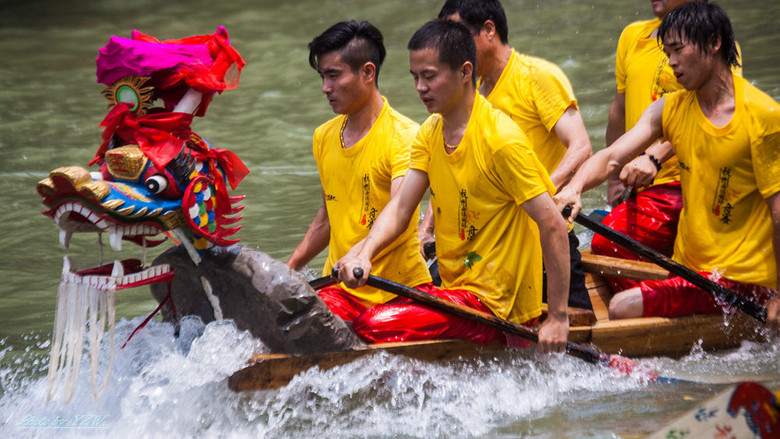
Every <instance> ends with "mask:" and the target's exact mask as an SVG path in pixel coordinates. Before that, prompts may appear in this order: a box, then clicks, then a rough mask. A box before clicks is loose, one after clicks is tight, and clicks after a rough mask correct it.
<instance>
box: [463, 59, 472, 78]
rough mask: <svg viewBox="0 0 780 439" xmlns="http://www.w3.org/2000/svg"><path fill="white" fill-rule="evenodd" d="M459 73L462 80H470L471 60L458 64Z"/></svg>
mask: <svg viewBox="0 0 780 439" xmlns="http://www.w3.org/2000/svg"><path fill="white" fill-rule="evenodd" d="M460 74H461V76H462V77H463V80H464V81H465V80H468V81H471V77H472V76H473V75H474V64H472V63H471V61H466V62H464V63H463V65H462V66H460Z"/></svg>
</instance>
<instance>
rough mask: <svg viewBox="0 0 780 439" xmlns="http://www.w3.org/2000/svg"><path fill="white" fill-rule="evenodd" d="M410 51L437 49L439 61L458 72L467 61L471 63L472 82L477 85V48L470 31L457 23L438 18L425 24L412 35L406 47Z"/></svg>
mask: <svg viewBox="0 0 780 439" xmlns="http://www.w3.org/2000/svg"><path fill="white" fill-rule="evenodd" d="M406 48H407V49H409V50H410V51H413V50H422V49H436V50H438V51H439V61H440V62H442V63H444V64H447V65H448V66H450V68H451V69H452V70H458V69H460V67H461V66H462V65H463V63H465V62H466V61H469V62H471V65H472V66H474V70H473V72H472V74H471V82H472V84H474V85H476V83H477V76H476V69H477V46H476V45H475V44H474V38H473V37H472V36H471V31H469V29H468V28H467V27H466V26H464V25H462V24H460V23H457V22H455V21H450V20H443V19H440V18H437V19H435V20H431V21H429V22H427V23H425V24H424V25H423V26H422V27H421V28H419V29H417V32H415V33H414V35H412V38H411V39H410V40H409V44H408V45H407V46H406Z"/></svg>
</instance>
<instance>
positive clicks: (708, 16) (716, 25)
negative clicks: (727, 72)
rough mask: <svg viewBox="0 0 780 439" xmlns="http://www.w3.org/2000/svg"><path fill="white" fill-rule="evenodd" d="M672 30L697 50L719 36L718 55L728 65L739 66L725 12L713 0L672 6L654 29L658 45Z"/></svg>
mask: <svg viewBox="0 0 780 439" xmlns="http://www.w3.org/2000/svg"><path fill="white" fill-rule="evenodd" d="M669 32H674V33H676V34H677V35H679V36H680V38H683V39H685V40H686V41H688V42H689V43H691V44H693V45H694V46H696V47H697V48H698V49H699V50H700V51H702V52H703V51H704V49H705V48H706V47H707V46H708V45H709V44H712V42H713V39H714V38H716V37H720V51H719V52H720V56H721V58H723V61H725V62H726V64H728V65H729V66H736V67H739V60H738V59H737V57H738V53H737V43H736V41H735V38H734V29H732V27H731V21H730V20H729V17H728V15H726V11H724V10H723V8H721V7H720V6H718V5H716V4H714V3H706V2H687V3H683V4H681V5H680V6H677V7H676V8H674V9H672V12H669V14H667V16H666V17H664V19H663V21H662V22H661V26H660V27H659V28H658V39H659V40H660V42H661V44H664V43H665V40H666V39H667V37H668V36H669Z"/></svg>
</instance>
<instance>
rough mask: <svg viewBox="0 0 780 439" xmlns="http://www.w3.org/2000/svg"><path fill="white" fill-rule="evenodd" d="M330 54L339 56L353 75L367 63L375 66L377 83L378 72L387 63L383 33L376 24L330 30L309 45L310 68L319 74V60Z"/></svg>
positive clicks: (344, 25) (337, 26) (342, 24)
mask: <svg viewBox="0 0 780 439" xmlns="http://www.w3.org/2000/svg"><path fill="white" fill-rule="evenodd" d="M330 52H340V53H341V60H342V61H344V63H345V64H347V65H348V66H349V67H350V69H352V71H353V72H357V71H358V70H359V69H360V67H362V66H363V64H365V63H367V62H371V63H373V64H374V66H375V67H376V76H375V78H376V82H377V83H378V81H379V68H380V67H381V66H382V62H384V60H385V54H386V51H385V44H384V37H382V32H379V29H377V28H376V26H374V25H373V24H371V23H369V22H368V21H360V22H358V21H355V20H351V21H342V22H340V23H336V24H334V25H333V26H331V27H329V28H328V30H326V31H325V32H323V33H322V34H320V35H319V36H317V37H315V38H314V39H313V40H311V42H310V43H309V65H310V66H311V67H312V68H313V69H314V70H317V71H319V66H318V64H317V60H318V59H319V57H320V56H322V55H324V54H326V53H330Z"/></svg>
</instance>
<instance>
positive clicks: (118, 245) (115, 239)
mask: <svg viewBox="0 0 780 439" xmlns="http://www.w3.org/2000/svg"><path fill="white" fill-rule="evenodd" d="M122 235H123V233H122V228H121V227H114V228H113V229H112V230H111V235H110V238H109V241H110V243H111V248H113V249H114V250H115V251H118V252H121V251H122Z"/></svg>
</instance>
